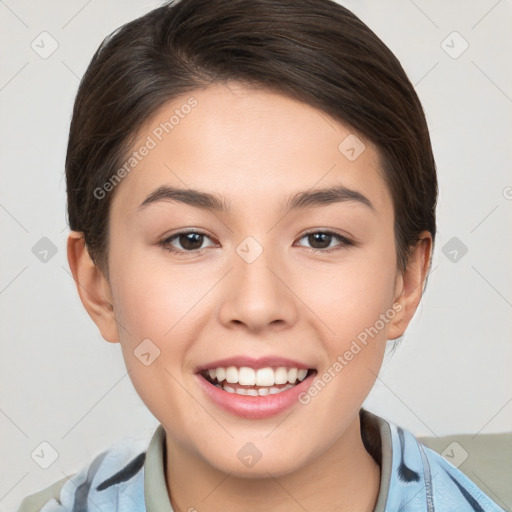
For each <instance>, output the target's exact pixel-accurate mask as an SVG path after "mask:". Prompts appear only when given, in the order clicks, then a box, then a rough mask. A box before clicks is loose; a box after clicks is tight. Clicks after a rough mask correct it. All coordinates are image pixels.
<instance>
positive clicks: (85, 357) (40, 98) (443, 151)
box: [0, 0, 512, 511]
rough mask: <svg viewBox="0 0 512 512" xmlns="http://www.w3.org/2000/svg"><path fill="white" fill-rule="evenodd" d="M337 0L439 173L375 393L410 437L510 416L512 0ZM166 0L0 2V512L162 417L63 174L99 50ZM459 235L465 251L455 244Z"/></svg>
mask: <svg viewBox="0 0 512 512" xmlns="http://www.w3.org/2000/svg"><path fill="white" fill-rule="evenodd" d="M342 3H343V4H344V5H346V6H347V7H349V8H350V9H352V10H353V11H354V12H355V13H356V14H357V15H359V16H360V17H361V18H362V19H363V21H365V22H366V23H367V24H368V25H369V26H370V27H371V28H372V29H373V30H374V31H375V32H376V33H377V34H378V35H379V36H380V37H381V38H382V39H383V40H384V42H385V43H386V44H387V45H388V46H389V47H390V48H391V49H392V50H393V51H394V52H395V54H396V55H397V56H398V58H399V59H400V60H401V62H402V64H403V66H404V68H405V70H406V71H407V73H408V75H409V77H410V79H411V81H412V82H413V83H414V84H415V85H416V89H417V92H418V94H419V96H420V99H421V101H422V103H423V105H424V108H425V111H426V115H427V119H428V122H429V126H430V130H431V136H432V141H433V146H434V152H435V156H436V161H437V165H438V172H439V185H440V197H439V207H438V223H439V232H438V239H437V244H436V249H435V255H434V262H433V273H432V275H431V276H430V278H429V283H428V286H427V290H426V293H425V295H424V298H423V302H422V305H421V306H420V309H419V311H418V312H417V314H416V316H415V318H414V319H413V322H412V324H411V326H410V328H409V330H408V331H407V334H406V336H405V338H404V340H403V342H402V344H401V346H400V347H399V348H398V350H397V351H396V352H395V353H394V355H393V356H391V357H387V358H386V361H385V363H384V367H383V369H382V371H381V374H380V377H379V379H378V381H377V383H376V386H375V388H374V389H373V391H372V393H371V395H370V397H369V399H368V400H367V402H366V404H365V405H366V407H368V408H369V409H370V410H372V411H374V412H376V413H377V414H381V415H383V416H385V417H386V418H389V419H391V420H393V421H394V422H395V423H398V424H401V425H402V426H404V427H405V428H408V429H409V430H411V431H412V432H413V433H415V434H416V435H438V436H439V435H444V434H450V433H462V432H468V433H475V434H477V433H488V432H502V431H508V430H512V385H511V384H512V380H511V372H510V367H511V363H512V343H511V339H512V322H511V313H512V271H511V263H510V262H511V261H512V237H511V236H510V235H511V233H512V172H511V161H512V158H511V147H510V146H511V135H512V133H511V132H512V129H511V126H512V99H511V98H512V67H511V64H510V63H511V61H512V59H511V55H512V52H511V50H512V39H511V37H510V27H511V26H512V2H511V1H510V0H501V1H496V0H480V1H474V2H467V1H465V0H457V1H455V0H452V1H450V2H444V1H442V0H436V1H427V0H415V1H412V0H394V1H382V0H381V1H378V0H368V1H356V0H347V1H344V2H342ZM158 5H159V2H156V1H149V0H145V1H140V0H137V1H136V0H129V1H127V0H113V1H109V2H100V1H99V0H89V1H83V0H72V1H67V2H64V1H63V0H61V1H58V0H52V1H46V2H29V1H28V0H6V1H0V38H1V63H0V66H1V68H0V106H1V118H0V119H1V133H0V140H1V142H2V152H1V158H2V165H1V188H0V223H1V229H2V244H1V267H0V268H1V276H0V311H1V315H2V322H1V328H2V331H1V356H0V364H1V373H0V432H1V436H0V450H1V451H0V461H1V462H0V464H1V472H0V510H1V511H7V510H14V509H15V508H16V507H17V506H18V504H19V502H20V501H21V499H22V497H23V496H25V495H26V494H28V493H32V492H35V491H37V490H39V489H41V488H43V487H45V486H47V485H49V484H51V483H53V482H54V481H56V480H58V479H60V478H63V477H64V476H65V475H69V474H71V473H74V472H76V471H77V470H78V469H79V468H80V467H82V466H83V465H84V464H85V463H86V462H87V461H90V460H91V458H92V457H93V456H94V455H95V454H96V453H98V452H99V451H100V450H102V449H104V448H105V447H107V446H109V445H111V444H112V443H114V442H116V441H118V440H119V439H121V438H130V439H133V441H134V442H137V443H140V444H141V446H145V443H147V441H148V440H149V438H150V437H151V434H152V433H153V431H154V429H155V428H156V426H157V425H158V423H157V421H156V419H155V418H154V417H153V416H152V415H151V414H150V413H149V412H148V411H147V409H146V408H145V406H144V404H143V403H142V402H141V400H140V399H139V397H138V395H137V394H136V393H135V391H134V389H133V387H132V384H131V382H130V379H129V378H128V376H127V373H126V370H125V367H124V362H123V359H122V356H121V352H120V347H119V345H113V344H109V343H107V342H105V341H104V340H103V339H102V338H101V336H100V334H99V332H98V330H97V328H96V326H95V325H94V324H93V323H92V321H91V320H90V319H89V317H88V316H87V313H86V312H85V310H84V309H83V307H82V305H81V303H80V300H79V298H78V295H77V292H76V290H75V285H74V282H73V280H72V278H71V276H70V273H69V267H68V263H67V259H66V251H65V248H66V237H67V232H68V230H67V224H66V217H65V204H66V200H65V180H64V178H63V172H64V159H65V151H66V144H67V131H68V128H69V122H70V118H71V111H72V105H73V100H74V95H75V93H76V90H77V87H78V83H79V79H80V77H81V76H82V74H83V73H84V71H85V69H86V67H87V65H88V63H89V61H90V59H91V57H92V55H93V53H94V51H95V50H96V48H97V47H98V45H99V44H100V42H101V41H102V39H103V38H104V37H105V36H106V35H107V34H108V33H110V32H111V31H112V30H114V29H115V28H117V27H118V26H119V25H121V24H122V23H125V22H127V21H129V20H132V19H134V18H135V17H138V16H140V15H142V14H144V13H145V12H147V11H148V10H150V9H152V8H154V7H156V6H158ZM43 31H47V32H48V33H49V34H51V37H52V38H53V39H55V40H56V41H57V43H58V48H57V49H56V51H55V52H54V53H53V54H52V55H50V56H49V57H48V58H46V59H43V58H41V56H40V55H39V54H38V53H37V52H36V51H35V50H34V49H33V48H32V47H31V44H32V42H33V41H34V43H33V44H34V46H35V47H36V48H38V51H39V52H42V51H48V50H49V49H51V46H50V44H51V40H50V39H49V38H48V36H40V34H41V33H42V32H43ZM454 31H456V32H458V33H459V34H460V36H461V37H462V38H463V39H461V38H460V37H459V36H457V35H453V34H452V33H453V32H454ZM44 38H46V39H44ZM443 41H445V42H444V43H443ZM464 41H467V43H468V44H469V46H468V48H467V50H466V51H465V52H464V53H462V54H461V55H460V56H458V57H457V58H454V56H456V55H457V54H458V53H459V52H460V50H462V49H463V48H464V44H465V43H464ZM36 45H38V46H36ZM450 53H451V56H450ZM43 237H47V238H48V239H49V240H51V242H52V243H53V244H54V245H55V247H56V250H57V252H56V254H55V255H54V256H52V257H50V256H51V253H49V254H48V256H47V261H46V262H43V261H40V259H39V258H38V257H36V254H34V252H33V247H34V246H36V244H37V243H38V242H39V241H40V239H41V238H43ZM453 237H456V238H457V239H458V242H456V243H457V244H459V245H460V243H463V244H464V245H465V246H466V247H467V249H468V250H467V253H466V254H464V255H462V252H461V251H460V250H458V252H457V254H456V255H455V253H453V252H452V253H451V255H450V251H452V250H453V248H452V247H451V246H450V245H448V246H446V244H447V243H448V242H449V241H450V240H451V239H452V238H453ZM40 243H41V242H40ZM452 243H453V242H452ZM37 247H38V246H36V248H37ZM454 247H455V246H454ZM443 248H445V250H444V252H443ZM456 250H457V249H456ZM35 252H37V251H35ZM445 253H447V254H445ZM39 256H40V257H42V254H39ZM455 256H457V258H456V261H451V259H453V258H454V257H455ZM340 399H342V397H341V398H340ZM42 442H48V443H49V444H50V445H51V446H52V447H53V448H54V449H55V450H56V452H57V453H58V458H57V459H56V460H55V462H54V463H53V464H52V465H51V466H50V467H49V468H48V469H42V468H41V467H40V465H38V464H37V463H36V462H35V461H34V460H33V459H32V458H31V453H33V452H34V450H35V451H36V452H37V453H41V449H42V448H41V446H40V445H41V443H42ZM43 452H45V453H46V454H48V453H51V450H50V449H48V448H47V447H46V448H45V445H43ZM47 456H48V455H46V457H47ZM34 458H36V459H37V457H34ZM39 462H40V463H41V460H40V461H39ZM43 462H44V461H43Z"/></svg>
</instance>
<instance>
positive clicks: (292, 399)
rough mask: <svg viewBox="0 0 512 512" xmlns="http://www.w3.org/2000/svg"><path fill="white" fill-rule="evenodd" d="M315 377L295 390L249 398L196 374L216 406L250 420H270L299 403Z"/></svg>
mask: <svg viewBox="0 0 512 512" xmlns="http://www.w3.org/2000/svg"><path fill="white" fill-rule="evenodd" d="M315 375H316V372H312V374H311V375H308V377H307V378H305V379H304V380H303V381H302V382H299V383H298V384H297V385H295V386H293V388H290V389H287V390H286V391H281V392H280V393H276V394H274V395H266V396H249V395H239V394H238V393H229V392H228V391H224V390H222V389H220V388H218V387H217V386H215V384H211V383H210V382H208V381H207V380H206V379H205V378H204V377H202V376H201V375H200V374H196V376H197V378H198V379H199V385H200V386H201V388H202V389H203V391H204V392H205V393H206V395H207V396H208V397H209V398H210V400H211V401H212V402H213V403H214V404H216V405H218V406H219V407H221V408H222V409H224V410H225V411H228V412H230V413H231V414H235V415H236V416H240V417H242V418H248V419H263V418H270V417H272V416H276V415H278V414H280V413H282V412H283V411H285V410H287V409H288V408H290V407H291V406H292V405H294V404H297V403H299V395H300V394H301V393H303V392H304V391H306V390H307V389H308V388H309V386H310V385H311V381H312V379H313V378H314V376H315Z"/></svg>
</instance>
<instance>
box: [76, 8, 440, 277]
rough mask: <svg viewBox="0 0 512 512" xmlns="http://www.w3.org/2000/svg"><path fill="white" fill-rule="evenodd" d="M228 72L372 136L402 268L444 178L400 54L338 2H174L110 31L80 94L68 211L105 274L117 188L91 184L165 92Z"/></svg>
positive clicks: (221, 78) (102, 178) (104, 177)
mask: <svg viewBox="0 0 512 512" xmlns="http://www.w3.org/2000/svg"><path fill="white" fill-rule="evenodd" d="M227 81H239V82H243V83H247V84H252V85H256V86H259V87H265V88H268V89H271V90H273V91H277V92H280V93H282V94H284V95H287V96H289V97H292V98H294V99H298V100H300V101H303V102H305V103H307V104H310V105H312V106H314V107H316V108H319V109H321V110H322V111H324V112H326V113H327V114H329V115H330V116H331V117H333V118H334V119H338V120H340V121H341V122H343V123H345V124H347V125H348V126H350V127H351V128H353V129H354V130H355V132H357V133H359V134H361V135H362V136H363V137H367V138H368V140H370V141H371V142H373V143H374V144H375V146H376V147H377V149H378V153H379V156H380V160H381V165H382V169H383V171H384V177H385V180H386V183H387V185H388V187H389V190H390V192H391V196H392V199H393V206H394V213H395V225H394V227H395V245H396V250H397V262H398V267H399V269H400V270H401V271H404V270H405V268H406V266H407V261H408V257H409V255H410V250H411V249H412V248H413V246H414V245H415V243H416V242H417V241H418V235H419V233H420V232H421V231H423V230H428V231H429V232H430V233H431V235H432V239H433V241H434V239H435V233H436V220H435V208H436V202H437V177H436V166H435V162H434V157H433V154H432V148H431V142H430V137H429V132H428V127H427V123H426V119H425V115H424V112H423V109H422V106H421V103H420V101H419V98H418V96H417V94H416V92H415V91H414V88H413V85H412V84H411V82H410V81H409V79H408V78H407V75H406V73H405V71H404V70H403V68H402V66H401V65H400V63H399V61H398V59H397V58H396V57H395V56H394V54H393V53H392V52H391V51H390V50H389V48H388V47H387V46H386V45H385V44H384V43H383V42H382V41H381V40H380V39H379V38H378V37H377V35H376V34H375V33H374V32H373V31H372V30H370V28H368V26H366V25H365V24H364V23H363V22H362V21H361V20H360V19H359V18H358V17H357V16H355V15H354V14H353V13H352V12H350V11H349V10H347V9H346V8H344V7H342V6H341V5H339V4H337V3H335V2H334V1H332V0H181V1H179V2H172V1H171V2H168V3H165V4H164V5H162V6H161V7H158V8H156V9H154V10H152V11H150V12H149V13H147V14H146V15H144V16H142V17H140V18H138V19H135V20H133V21H131V22H129V23H127V24H125V25H123V26H122V27H120V28H119V29H117V30H116V31H114V32H113V33H112V34H110V35H109V36H107V37H106V38H105V39H104V41H103V42H102V43H101V45H100V47H99V48H98V50H97V51H96V53H95V54H94V56H93V58H92V60H91V62H90V64H89V66H88V68H87V71H86V73H85V75H84V77H83V78H82V81H81V82H80V86H79V89H78V92H77V96H76V100H75V104H74V109H73V117H72V121H71V127H70V133H69V141H68V148H67V156H66V182H67V199H68V220H69V225H70V228H71V229H72V230H76V231H81V232H83V234H84V238H85V242H86V245H87V248H88V250H89V253H90V255H91V257H92V259H93V261H94V262H95V263H96V264H97V265H98V266H99V267H100V269H101V270H102V271H103V273H104V274H105V275H106V276H107V277H108V254H107V248H108V218H109V206H110V204H111V199H112V194H113V192H110V193H107V194H106V195H105V197H102V198H101V199H98V198H97V197H96V195H95V194H94V190H96V189H97V188H98V187H102V186H103V184H104V183H106V182H107V181H108V180H109V179H111V177H112V176H113V175H114V173H115V172H116V171H117V170H118V169H119V167H120V166H121V165H122V162H123V161H124V159H125V156H126V155H127V154H128V151H129V149H130V147H131V145H132V144H133V142H134V138H135V135H136V134H137V132H138V130H139V129H140V128H141V126H142V125H143V124H144V122H145V121H147V120H148V119H149V117H150V116H151V115H152V114H153V113H154V112H155V111H156V110H157V109H158V108H159V107H161V106H162V105H163V104H164V103H165V102H167V101H169V100H172V99H173V98H175V97H176V96H178V95H181V94H184V93H187V92H191V91H193V90H197V89H200V88H204V87H206V86H208V85H210V84H213V83H220V82H227Z"/></svg>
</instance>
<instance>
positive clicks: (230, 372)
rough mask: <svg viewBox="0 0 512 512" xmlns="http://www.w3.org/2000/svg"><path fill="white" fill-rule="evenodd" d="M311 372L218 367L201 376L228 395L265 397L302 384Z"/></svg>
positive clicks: (279, 368) (284, 368)
mask: <svg viewBox="0 0 512 512" xmlns="http://www.w3.org/2000/svg"><path fill="white" fill-rule="evenodd" d="M310 371H312V370H307V369H304V368H286V367H284V366H280V367H277V368H272V367H270V366H267V367H265V368H258V369H253V368H250V367H248V366H242V367H236V366H228V367H222V366H220V367H218V368H210V369H208V370H204V371H203V372H202V373H201V375H202V376H203V377H204V378H205V379H206V380H207V381H208V382H210V383H211V384H213V385H215V386H216V387H217V388H219V389H222V390H223V391H226V392H228V393H236V394H239V395H247V396H267V395H275V394H279V393H282V392H283V391H286V390H288V389H291V388H292V387H294V386H295V385H297V384H298V383H299V382H302V381H303V380H304V379H305V378H306V377H307V375H308V373H309V372H310Z"/></svg>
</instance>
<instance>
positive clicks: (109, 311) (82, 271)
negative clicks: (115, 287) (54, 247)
mask: <svg viewBox="0 0 512 512" xmlns="http://www.w3.org/2000/svg"><path fill="white" fill-rule="evenodd" d="M67 255H68V263H69V268H70V269H71V273H72V274H73V279H74V280H75V284H76V288H77V290H78V295H79V296H80V300H81V301H82V304H83V305H84V308H85V309H86V310H87V313H89V316H90V317H91V318H92V319H93V321H94V323H95V324H96V325H97V326H98V329H99V330H100V332H101V335H102V336H103V338H104V339H105V340H106V341H109V342H111V343H119V333H118V329H117V323H116V317H115V313H114V308H113V306H112V303H113V300H112V290H111V287H110V283H109V282H108V280H107V279H106V278H105V276H104V275H103V272H101V270H100V269H99V268H98V267H97V266H96V265H95V264H94V262H93V261H92V259H91V257H90V255H89V251H88V250H87V248H86V246H85V240H84V237H83V233H81V232H78V231H71V232H70V234H69V236H68V244H67Z"/></svg>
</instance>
